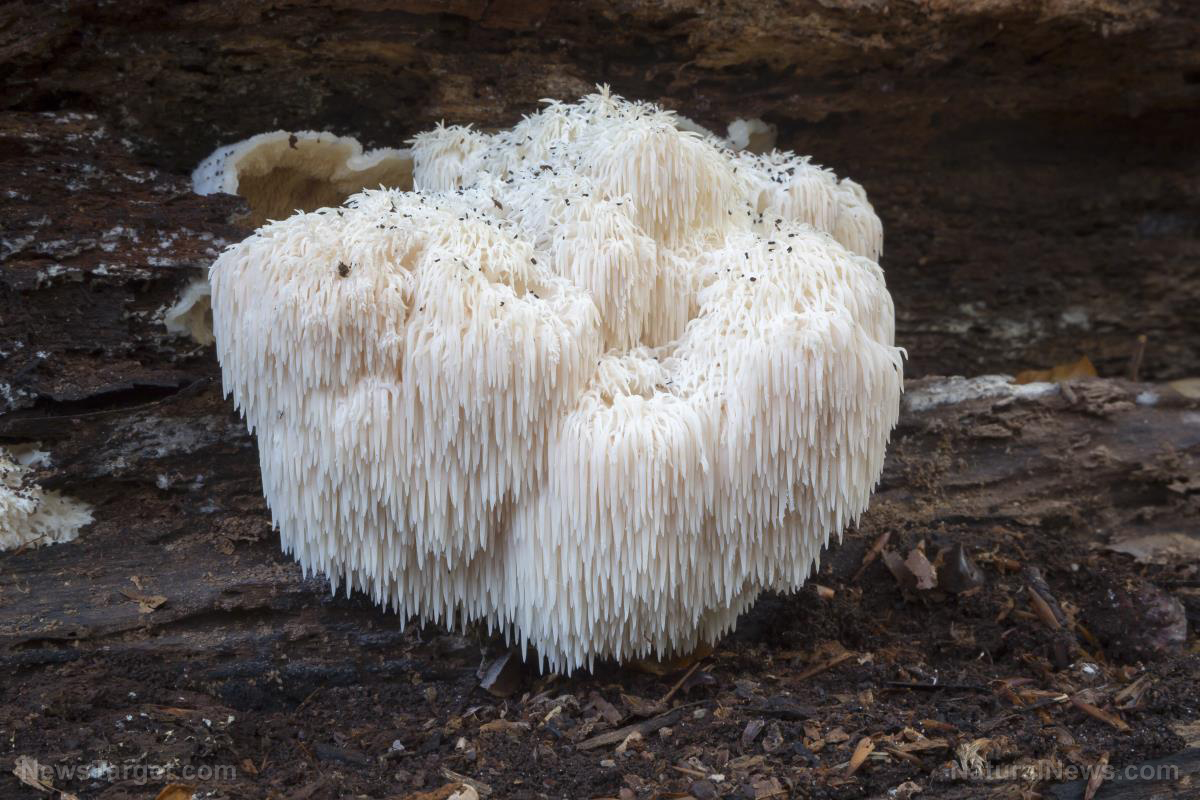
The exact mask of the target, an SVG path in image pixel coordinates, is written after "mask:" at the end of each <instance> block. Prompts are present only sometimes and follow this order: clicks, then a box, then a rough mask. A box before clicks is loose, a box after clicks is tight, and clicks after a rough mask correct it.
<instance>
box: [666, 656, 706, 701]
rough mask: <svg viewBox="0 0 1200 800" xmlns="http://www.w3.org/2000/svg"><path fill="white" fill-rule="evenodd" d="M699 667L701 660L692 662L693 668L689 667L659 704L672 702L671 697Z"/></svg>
mask: <svg viewBox="0 0 1200 800" xmlns="http://www.w3.org/2000/svg"><path fill="white" fill-rule="evenodd" d="M699 668H700V662H699V661H697V662H696V663H695V664H692V668H691V669H689V670H688V671H687V672H685V673H683V677H682V678H680V679H679V680H677V681H675V685H674V686H672V687H671V691H669V692H667V694H666V696H665V697H663V699H662V700H660V701H659V704H660V705H664V706H665V705H666V704H667V703H669V702H671V698H672V697H674V696H675V693H676V692H678V691H679V687H681V686H683V684H684V683H685V682H686V681H687V679H688V678H690V677H692V673H693V672H695V671H696V670H697V669H699Z"/></svg>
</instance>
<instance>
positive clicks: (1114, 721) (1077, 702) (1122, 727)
mask: <svg viewBox="0 0 1200 800" xmlns="http://www.w3.org/2000/svg"><path fill="white" fill-rule="evenodd" d="M1071 705H1073V706H1075V707H1076V708H1077V709H1079V710H1080V711H1082V712H1083V713H1085V714H1087V715H1088V716H1089V717H1092V718H1093V719H1098V720H1100V721H1101V722H1103V723H1105V724H1106V725H1111V726H1112V727H1114V728H1116V729H1117V730H1119V731H1121V732H1122V733H1128V732H1129V730H1130V728H1129V724H1128V723H1126V722H1125V720H1123V719H1121V718H1120V717H1119V716H1117V715H1116V714H1114V713H1112V712H1111V711H1105V710H1104V709H1103V708H1100V707H1099V706H1094V705H1092V704H1091V703H1089V702H1087V701H1085V700H1082V699H1080V697H1079V696H1078V695H1076V696H1075V697H1072V698H1071Z"/></svg>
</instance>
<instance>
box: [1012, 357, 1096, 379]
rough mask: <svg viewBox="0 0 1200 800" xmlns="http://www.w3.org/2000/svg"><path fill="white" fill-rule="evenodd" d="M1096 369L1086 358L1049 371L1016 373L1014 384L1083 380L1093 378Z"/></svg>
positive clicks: (1055, 366)
mask: <svg viewBox="0 0 1200 800" xmlns="http://www.w3.org/2000/svg"><path fill="white" fill-rule="evenodd" d="M1095 377H1096V367H1095V366H1094V365H1093V364H1092V361H1091V359H1090V358H1088V357H1087V356H1083V357H1081V358H1080V359H1079V360H1078V361H1074V362H1071V363H1068V364H1055V365H1054V366H1053V367H1051V368H1050V369H1027V370H1022V371H1021V372H1018V373H1017V376H1016V378H1015V382H1016V383H1021V384H1023V383H1065V382H1066V381H1077V380H1082V379H1083V378H1095Z"/></svg>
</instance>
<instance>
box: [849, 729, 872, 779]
mask: <svg viewBox="0 0 1200 800" xmlns="http://www.w3.org/2000/svg"><path fill="white" fill-rule="evenodd" d="M874 752H875V742H874V741H872V740H871V737H870V736H864V737H863V738H861V739H859V740H858V745H856V746H855V748H854V755H852V756H850V765H849V766H848V767H846V777H847V778H849V777H850V776H851V775H853V774H854V773H856V772H858V768H859V767H861V766H862V765H863V764H864V763H866V760H867V756H869V755H871V753H874Z"/></svg>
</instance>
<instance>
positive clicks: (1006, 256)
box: [0, 0, 1200, 380]
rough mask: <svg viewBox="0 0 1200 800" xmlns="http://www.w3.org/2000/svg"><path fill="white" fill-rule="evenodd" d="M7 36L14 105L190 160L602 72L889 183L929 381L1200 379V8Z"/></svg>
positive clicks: (895, 275) (793, 13) (177, 170)
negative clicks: (958, 377)
mask: <svg viewBox="0 0 1200 800" xmlns="http://www.w3.org/2000/svg"><path fill="white" fill-rule="evenodd" d="M0 37H2V38H0V78H2V79H3V80H4V81H5V84H6V86H5V89H6V90H5V92H4V93H3V94H2V95H0V110H13V111H22V112H29V111H35V112H36V111H47V112H55V113H57V114H60V115H61V114H63V113H69V112H77V111H86V112H92V113H95V114H98V115H99V116H100V117H101V119H102V121H103V122H104V123H105V125H106V126H107V130H108V131H109V132H110V136H111V137H112V138H113V139H114V141H124V142H126V143H128V145H129V146H130V147H131V148H134V149H135V150H136V153H137V157H138V159H139V160H140V161H141V162H143V163H147V164H152V165H153V166H155V167H157V168H160V169H164V170H166V171H168V172H170V173H172V174H174V175H184V174H186V173H187V172H188V171H190V170H191V169H192V167H194V166H195V165H196V164H197V163H198V162H199V161H200V159H201V158H203V157H204V156H206V155H207V154H208V153H210V152H212V151H213V150H214V149H215V148H216V147H218V146H219V145H223V144H228V143H230V142H233V141H237V140H239V139H242V138H245V137H247V136H251V135H254V134H257V133H262V132H265V131H270V130H277V129H279V128H284V129H290V130H308V129H329V130H333V131H334V132H337V133H340V134H352V135H357V136H360V137H362V138H363V140H364V143H366V144H370V145H371V146H392V147H396V146H403V143H404V141H405V140H406V139H407V138H408V137H409V136H411V135H412V134H414V133H416V132H418V131H420V130H424V129H427V128H429V127H430V126H431V125H433V124H435V123H436V122H438V121H439V120H443V119H444V120H446V121H447V122H449V123H474V124H475V125H478V126H483V127H493V128H494V127H500V126H507V125H511V124H512V123H513V122H515V121H516V120H517V119H518V118H519V117H520V115H521V114H525V113H528V112H530V111H531V110H533V109H535V108H536V107H537V106H538V103H539V101H540V99H541V98H545V97H553V98H560V99H570V98H574V97H576V96H578V95H579V94H580V93H583V92H586V91H588V90H589V89H590V88H591V87H592V86H593V85H594V84H596V83H598V82H608V83H610V84H611V85H612V87H613V89H614V90H615V91H617V92H619V93H623V94H626V95H628V96H631V97H636V98H639V99H647V100H657V101H661V102H663V103H665V104H666V105H668V106H669V107H671V108H675V109H677V110H679V111H680V112H681V113H684V114H687V115H689V116H691V117H693V118H695V119H696V120H697V121H699V122H701V123H702V124H705V125H708V126H710V127H712V128H713V129H714V130H718V131H721V132H723V131H724V130H725V126H726V125H727V124H728V123H729V122H731V121H732V120H734V119H735V118H738V117H761V118H763V119H765V120H766V121H767V122H769V123H771V124H773V125H775V126H777V127H778V129H779V136H778V142H779V144H780V146H782V147H786V148H792V149H795V150H798V151H800V152H803V153H807V154H811V155H812V156H813V157H814V160H815V161H816V163H820V164H824V165H826V166H829V167H832V168H833V169H835V170H836V171H837V172H839V173H840V174H843V175H850V176H852V177H853V178H854V179H855V180H857V181H858V182H860V183H862V184H863V185H864V186H865V187H866V189H867V191H868V192H869V194H870V197H871V200H872V202H873V203H874V205H875V207H876V209H877V210H878V211H879V213H880V215H881V217H882V218H883V222H884V230H885V231H886V233H887V241H886V247H885V258H884V267H885V268H886V270H887V273H888V281H889V284H890V286H891V290H892V292H893V294H894V296H895V297H896V308H897V311H898V334H899V335H898V341H899V342H901V343H902V344H904V345H905V346H906V347H908V348H909V352H910V354H911V361H910V364H909V368H910V372H911V374H913V375H914V376H920V375H927V374H965V375H975V374H983V373H987V372H1008V373H1015V372H1016V371H1019V370H1021V369H1026V368H1035V367H1048V366H1050V365H1052V364H1056V363H1064V362H1067V361H1073V360H1075V359H1076V358H1078V357H1079V356H1080V355H1082V354H1086V355H1088V356H1089V357H1090V358H1091V359H1092V360H1093V361H1094V362H1095V363H1096V364H1097V366H1098V367H1099V368H1100V371H1101V374H1104V375H1125V374H1127V369H1128V366H1129V363H1130V361H1131V359H1132V357H1133V355H1134V354H1135V352H1136V351H1137V348H1138V336H1139V335H1146V336H1147V342H1146V344H1145V348H1144V352H1143V356H1142V359H1141V368H1140V373H1141V375H1142V376H1143V377H1146V378H1149V379H1156V380H1163V379H1168V378H1176V377H1187V376H1191V375H1196V374H1200V353H1198V352H1197V348H1195V347H1194V346H1193V344H1192V343H1193V342H1195V341H1196V340H1197V339H1198V338H1200V315H1197V314H1195V313H1194V309H1195V308H1196V307H1197V306H1198V305H1200V275H1198V274H1197V268H1196V264H1197V263H1200V242H1198V239H1197V237H1198V235H1200V228H1198V227H1197V223H1196V219H1197V217H1198V210H1200V189H1197V187H1198V186H1200V152H1198V151H1197V148H1196V147H1195V142H1196V141H1197V140H1198V139H1200V114H1197V113H1196V111H1197V104H1198V103H1200V48H1198V47H1196V42H1197V40H1198V37H1200V5H1197V4H1196V3H1194V2H1192V1H1191V0H1129V1H1128V2H1120V3H1114V2H1110V0H1073V2H1058V3H1045V2H1034V0H989V2H954V1H953V0H889V2H883V1H882V0H820V2H816V1H815V0H809V1H808V2H798V3H763V2H760V0H704V1H703V2H698V3H683V4H676V3H665V4H664V3H662V2H659V0H624V1H623V2H616V3H614V2H609V1H608V0H570V1H569V2H563V3H553V4H552V3H548V2H545V1H544V0H505V2H484V0H460V1H458V2H452V3H447V4H440V3H429V2H425V1H424V0H396V1H395V2H382V1H377V0H372V1H371V2H365V3H363V2H349V0H298V2H289V3H286V4H284V5H282V6H281V5H278V4H269V3H268V4H255V3H248V2H225V1H224V0H220V1H218V0H206V1H205V2H194V3H187V4H182V5H174V4H172V5H169V6H166V7H164V6H163V4H161V3H156V2H150V0H126V1H125V2H121V3H116V4H96V3H92V2H85V1H84V0H71V1H70V2H63V3H58V4H55V5H54V6H53V7H46V6H45V4H44V3H42V2H40V0H25V1H24V2H11V3H7V4H5V5H4V6H3V7H0ZM8 146H9V147H11V146H12V145H11V144H10V145H8ZM64 166H66V167H67V171H68V172H71V171H72V170H71V169H70V166H69V165H64ZM76 172H77V170H76ZM29 177H30V178H32V177H33V176H32V175H31V176H29ZM83 177H84V176H80V179H82V178H83ZM4 178H5V188H6V189H15V190H16V191H18V192H19V193H21V194H25V193H28V192H29V185H28V184H29V182H30V181H29V180H28V179H26V180H16V181H15V182H14V181H13V180H12V178H11V176H10V175H8V174H6V175H5V176H4ZM131 188H132V187H131ZM66 196H72V195H61V194H60V195H58V196H57V199H58V201H59V202H62V201H63V200H64V198H65V197H66ZM4 202H5V200H4V198H2V197H0V203H4ZM117 208H119V206H117ZM51 218H52V219H57V215H56V214H51ZM101 219H104V218H103V217H102V218H101ZM6 222H7V220H6ZM14 222H18V223H19V220H14ZM10 224H11V223H10ZM113 224H114V225H115V224H116V223H115V222H114V223H113ZM5 227H8V226H5ZM20 227H22V226H18V229H17V230H15V231H13V233H17V234H18V235H20V236H24V235H27V232H26V231H23V230H20ZM109 230H111V228H100V227H97V229H96V230H95V231H93V232H91V234H90V235H92V236H99V235H102V234H103V233H104V232H105V231H109ZM35 233H36V234H37V235H38V237H39V238H41V239H44V240H47V241H49V240H54V239H58V238H62V237H59V236H58V235H57V234H55V233H54V231H53V227H51V228H50V229H47V230H40V231H37V232H35ZM5 238H11V235H10V234H8V233H6V234H5ZM177 258H178V256H177ZM44 261H45V264H46V265H47V266H49V265H51V264H53V263H54V260H53V258H52V257H50V258H45V259H44ZM49 299H50V298H47V299H46V300H47V301H48V300H49ZM108 299H109V300H110V303H108V304H107V305H108V306H110V307H111V306H112V304H111V300H113V299H116V298H111V297H110V298H108ZM37 302H38V304H39V306H43V305H48V302H46V301H43V300H38V301H37Z"/></svg>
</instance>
